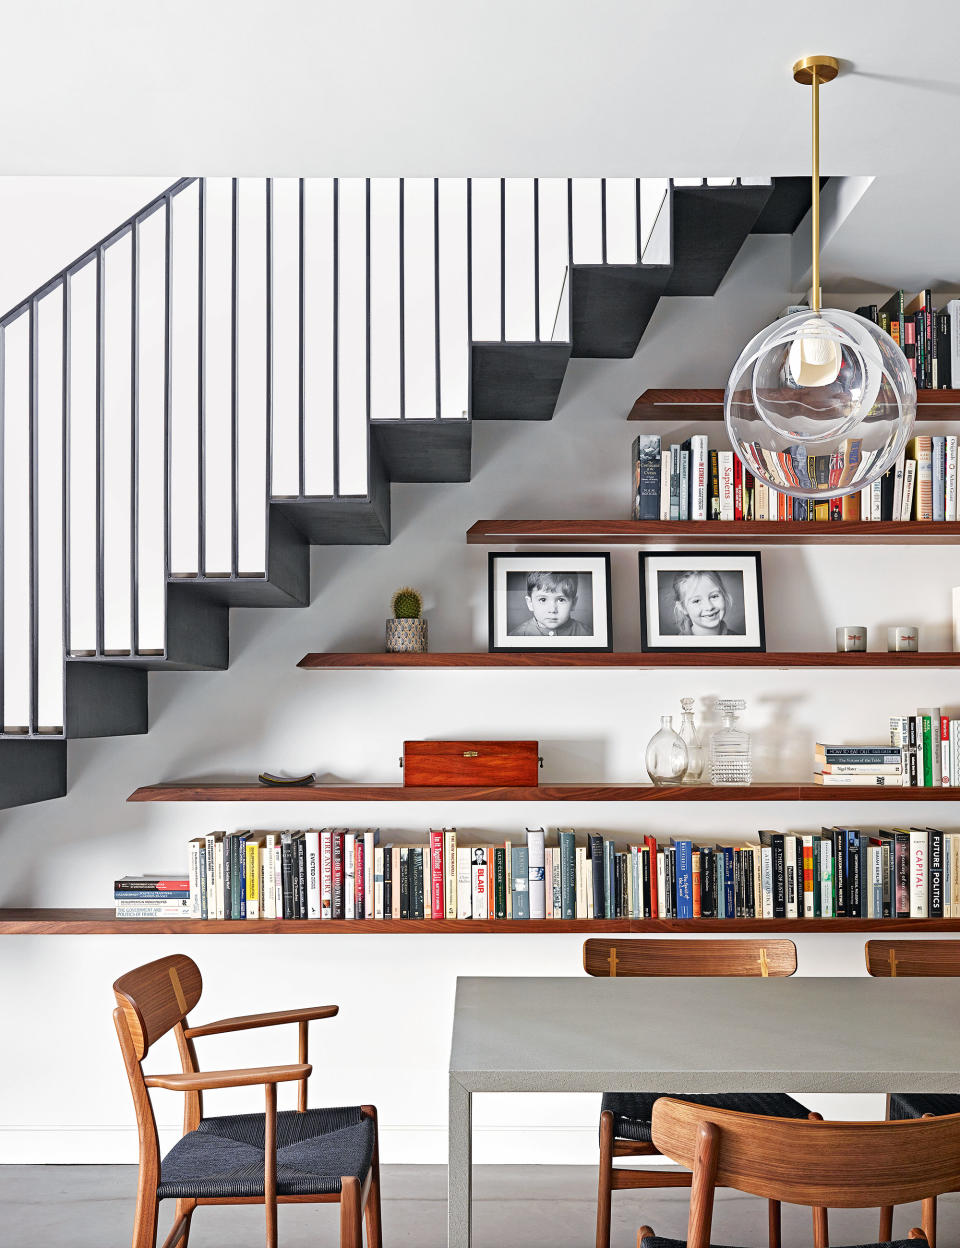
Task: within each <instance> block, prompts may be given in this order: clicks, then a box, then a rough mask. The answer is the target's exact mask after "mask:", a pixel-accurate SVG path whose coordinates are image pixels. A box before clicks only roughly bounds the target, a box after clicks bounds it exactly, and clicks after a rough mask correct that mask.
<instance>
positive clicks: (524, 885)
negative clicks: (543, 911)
mask: <svg viewBox="0 0 960 1248" xmlns="http://www.w3.org/2000/svg"><path fill="white" fill-rule="evenodd" d="M474 852H475V853H476V851H474ZM511 854H512V859H513V861H512V872H511V873H512V876H513V917H514V918H515V919H529V918H530V892H529V888H530V868H529V864H528V860H527V847H526V845H514V846H512V848H511ZM476 861H477V860H476V858H474V863H476ZM476 869H477V868H476V866H474V871H475V872H476ZM481 917H483V918H486V915H485V914H484V915H483V916H481V915H478V914H474V918H481Z"/></svg>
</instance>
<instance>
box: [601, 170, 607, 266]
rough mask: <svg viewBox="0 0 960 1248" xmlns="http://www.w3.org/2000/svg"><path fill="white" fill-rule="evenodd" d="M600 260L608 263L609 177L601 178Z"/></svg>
mask: <svg viewBox="0 0 960 1248" xmlns="http://www.w3.org/2000/svg"><path fill="white" fill-rule="evenodd" d="M600 246H601V251H600V261H601V263H602V264H606V263H607V179H606V178H601V179H600Z"/></svg>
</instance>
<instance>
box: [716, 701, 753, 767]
mask: <svg viewBox="0 0 960 1248" xmlns="http://www.w3.org/2000/svg"><path fill="white" fill-rule="evenodd" d="M746 705H747V704H746V702H745V701H744V700H743V698H717V710H718V711H719V712H720V714H721V715H722V716H723V727H722V728H720V729H718V730H717V731H716V732H715V733H714V734H713V736H712V737H711V738H710V782H711V784H750V783H751V781H752V779H753V763H752V760H751V757H750V734H749V733H748V732H744V731H743V729H742V728H737V727H736V723H737V711H742V710H743V709H744V708H745V707H746Z"/></svg>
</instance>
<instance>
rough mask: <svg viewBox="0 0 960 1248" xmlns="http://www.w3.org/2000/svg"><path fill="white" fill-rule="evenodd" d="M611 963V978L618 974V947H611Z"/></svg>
mask: <svg viewBox="0 0 960 1248" xmlns="http://www.w3.org/2000/svg"><path fill="white" fill-rule="evenodd" d="M609 962H610V974H611V976H615V975H616V973H617V946H616V945H611V946H610V957H609Z"/></svg>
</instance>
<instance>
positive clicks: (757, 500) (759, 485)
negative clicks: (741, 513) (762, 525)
mask: <svg viewBox="0 0 960 1248" xmlns="http://www.w3.org/2000/svg"><path fill="white" fill-rule="evenodd" d="M769 498H770V490H769V487H768V486H767V485H766V483H765V482H763V481H761V480H760V479H759V478H758V479H757V480H756V481H755V482H754V484H753V509H754V512H755V513H756V514H755V515H754V517H753V518H754V519H755V520H769V519H770V516H769V514H768V508H769V505H770V504H769Z"/></svg>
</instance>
